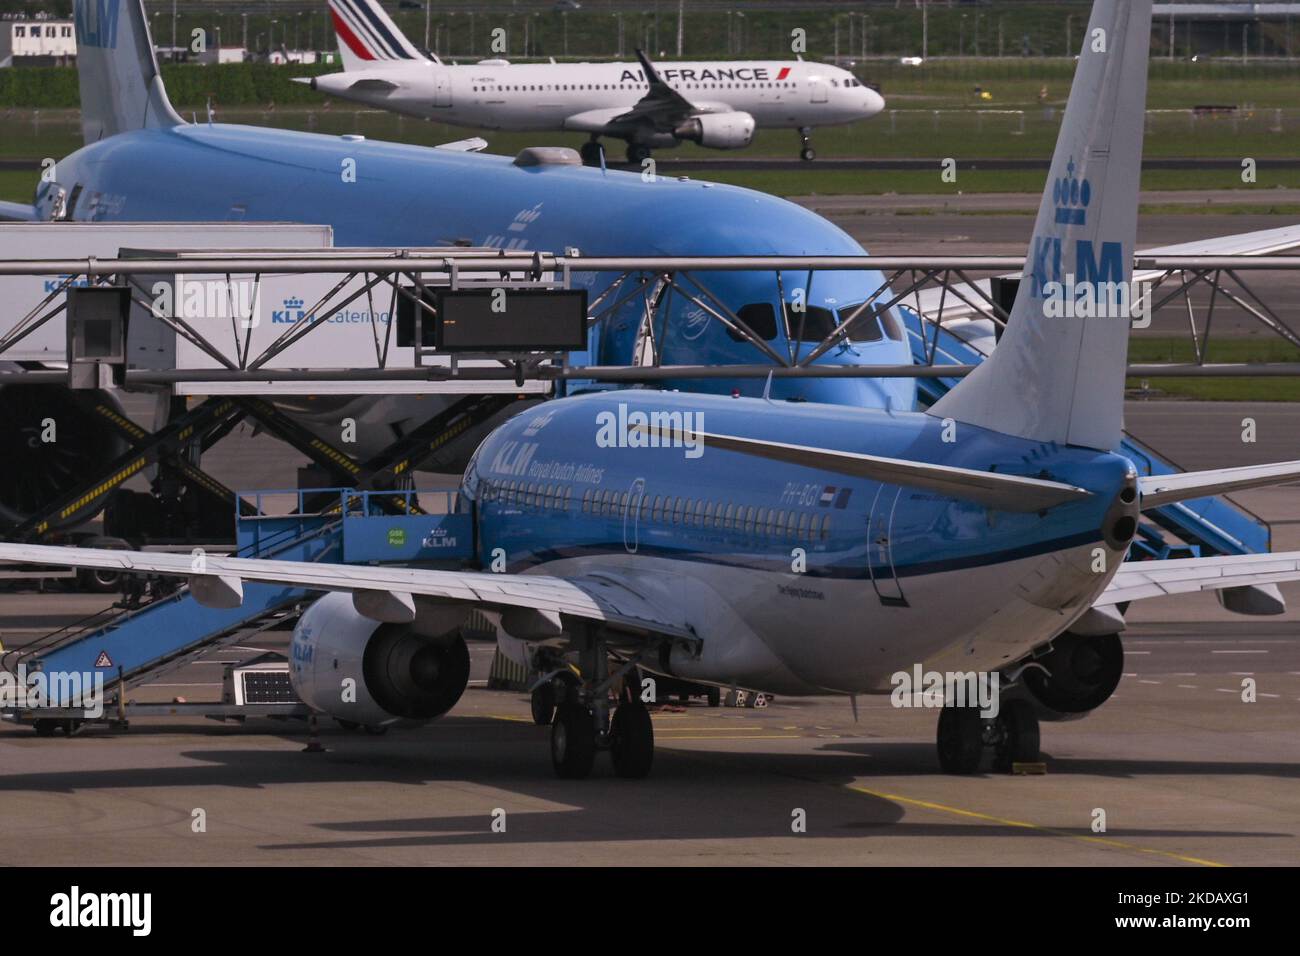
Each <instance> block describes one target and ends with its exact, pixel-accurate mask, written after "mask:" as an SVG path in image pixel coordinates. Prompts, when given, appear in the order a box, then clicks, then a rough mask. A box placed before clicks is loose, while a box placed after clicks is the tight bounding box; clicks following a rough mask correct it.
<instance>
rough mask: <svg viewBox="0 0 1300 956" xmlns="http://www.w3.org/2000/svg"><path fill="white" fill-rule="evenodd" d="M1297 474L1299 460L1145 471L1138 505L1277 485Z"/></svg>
mask: <svg viewBox="0 0 1300 956" xmlns="http://www.w3.org/2000/svg"><path fill="white" fill-rule="evenodd" d="M1298 478H1300V461H1283V462H1278V463H1277V464H1272V465H1244V466H1242V467H1240V468H1216V469H1214V470H1213V471H1185V472H1182V473H1180V474H1174V475H1147V476H1146V477H1143V478H1139V479H1138V490H1139V491H1140V492H1141V494H1142V507H1143V509H1147V508H1159V507H1160V506H1162V505H1168V504H1173V503H1174V502H1176V501H1188V500H1190V499H1192V498H1208V497H1210V496H1211V495H1221V494H1224V493H1225V492H1229V491H1241V490H1243V489H1245V488H1262V487H1264V486H1266V485H1280V484H1283V483H1284V482H1288V481H1294V480H1296V479H1298Z"/></svg>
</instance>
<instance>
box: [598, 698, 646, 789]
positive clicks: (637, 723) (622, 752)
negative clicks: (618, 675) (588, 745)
mask: <svg viewBox="0 0 1300 956" xmlns="http://www.w3.org/2000/svg"><path fill="white" fill-rule="evenodd" d="M609 756H610V759H611V760H613V762H614V772H615V773H616V774H618V775H619V776H620V777H626V778H627V779H629V780H640V779H641V778H642V777H645V776H647V775H648V774H649V773H650V766H651V764H653V763H654V759H655V731H654V725H653V723H651V720H650V711H649V710H648V709H647V708H646V706H645V704H643V703H641V702H640V701H639V700H637V701H633V702H631V703H626V704H621V705H620V706H619V708H618V710H616V711H614V719H613V720H612V721H610V728H609Z"/></svg>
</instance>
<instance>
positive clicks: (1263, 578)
mask: <svg viewBox="0 0 1300 956" xmlns="http://www.w3.org/2000/svg"><path fill="white" fill-rule="evenodd" d="M1288 581H1300V551H1283V552H1279V553H1277V554H1231V555H1218V556H1215V557H1212V558H1179V559H1176V560H1172V561H1126V562H1124V564H1122V565H1120V568H1119V570H1118V571H1116V572H1115V577H1114V578H1112V579H1111V582H1110V584H1109V585H1107V587H1106V590H1105V591H1104V592H1102V595H1101V597H1099V598H1098V599H1097V600H1096V602H1095V604H1096V605H1097V606H1098V607H1109V606H1112V605H1116V604H1124V603H1126V602H1129V601H1141V600H1143V599H1145V598H1153V597H1161V596H1163V595H1167V594H1191V593H1195V592H1197V591H1221V590H1224V589H1228V588H1247V587H1260V586H1262V585H1269V584H1283V583H1286V582H1288ZM1279 597H1280V595H1279ZM1225 607H1227V608H1228V610H1232V611H1237V612H1238V613H1242V611H1241V610H1240V609H1238V608H1234V607H1232V606H1231V604H1230V603H1225ZM1261 612H1264V613H1274V612H1271V611H1269V609H1268V608H1266V607H1265V608H1257V609H1249V610H1246V611H1245V613H1261Z"/></svg>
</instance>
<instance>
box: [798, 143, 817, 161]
mask: <svg viewBox="0 0 1300 956" xmlns="http://www.w3.org/2000/svg"><path fill="white" fill-rule="evenodd" d="M799 158H800V159H802V160H803V161H804V162H805V163H811V162H812V161H813V160H814V159H816V158H817V150H815V149H813V148H812V147H811V146H805V147H804V148H803V149H801V150H799Z"/></svg>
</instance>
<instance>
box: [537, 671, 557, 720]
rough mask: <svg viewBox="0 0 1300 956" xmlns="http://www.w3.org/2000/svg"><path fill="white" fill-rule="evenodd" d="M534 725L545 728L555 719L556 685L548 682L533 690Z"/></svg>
mask: <svg viewBox="0 0 1300 956" xmlns="http://www.w3.org/2000/svg"><path fill="white" fill-rule="evenodd" d="M532 710H533V723H534V724H536V725H537V726H538V727H545V726H546V725H547V724H549V723H550V722H551V720H552V719H553V718H554V717H555V684H554V682H552V681H549V680H548V681H547V682H546V683H544V684H538V685H537V686H536V687H534V688H533V699H532Z"/></svg>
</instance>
